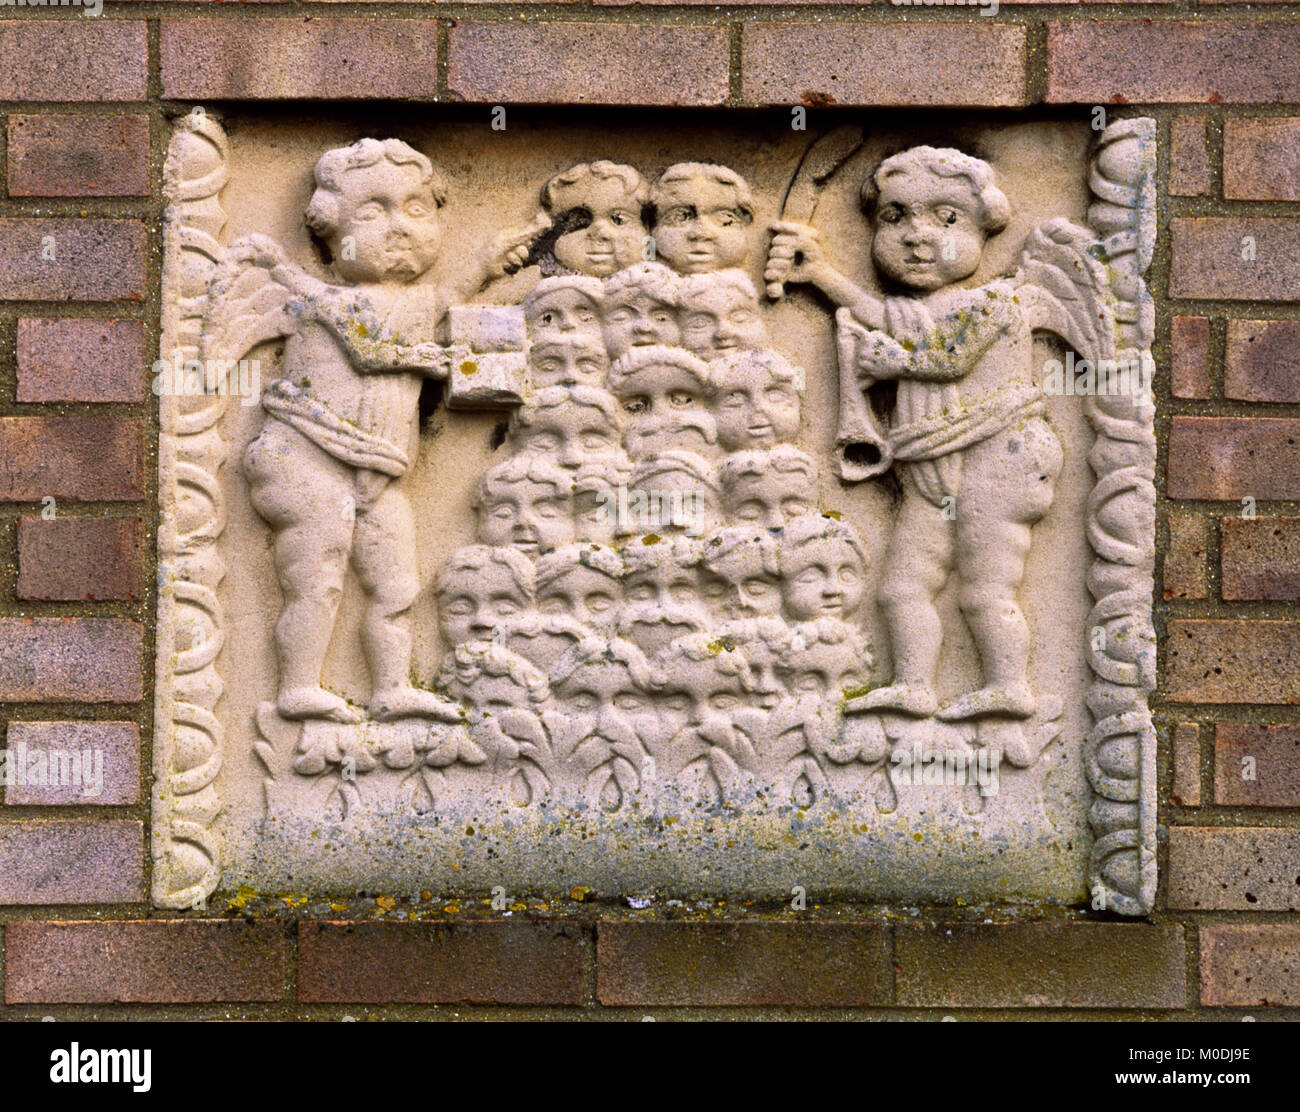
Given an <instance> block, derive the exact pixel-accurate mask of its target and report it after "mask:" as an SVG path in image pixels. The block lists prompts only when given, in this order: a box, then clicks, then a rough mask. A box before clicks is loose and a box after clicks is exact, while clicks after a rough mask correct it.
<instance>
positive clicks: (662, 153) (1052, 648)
mask: <svg viewBox="0 0 1300 1112" xmlns="http://www.w3.org/2000/svg"><path fill="white" fill-rule="evenodd" d="M553 117H554V114H552V116H551V117H550V118H548V120H547V122H545V123H543V122H541V121H540V120H534V119H527V118H525V119H523V120H521V121H520V122H519V123H518V124H517V125H516V124H513V123H512V126H511V127H510V128H508V129H507V130H506V131H504V132H495V131H491V130H489V129H488V128H487V127H486V125H484V124H483V123H482V122H481V121H478V120H474V121H469V120H466V119H464V118H458V117H449V118H448V119H446V120H442V121H440V122H439V121H434V122H424V123H420V122H412V121H410V120H404V121H403V122H402V124H401V126H400V127H398V126H394V125H388V126H385V125H384V123H383V121H382V120H368V121H366V123H365V125H364V126H358V125H356V124H355V123H351V122H347V123H339V122H328V121H322V122H313V123H311V124H310V125H307V126H304V125H302V124H300V123H299V124H294V123H290V122H287V121H278V120H250V119H240V120H237V121H234V122H231V123H229V124H228V125H226V126H225V127H223V126H222V125H221V124H218V123H217V122H216V121H215V120H214V119H213V118H211V117H210V116H205V115H203V114H202V113H197V112H196V113H195V114H193V115H190V116H187V117H183V118H181V119H180V120H178V121H177V123H176V125H175V129H174V132H173V137H172V140H171V145H170V150H169V156H168V162H167V183H168V190H169V197H170V201H171V203H170V205H169V208H168V215H167V225H166V227H167V240H166V260H165V268H164V286H165V298H164V320H163V342H162V350H161V352H160V360H159V363H158V364H157V365H156V366H155V372H156V373H155V390H156V392H157V393H158V394H159V397H160V407H161V413H162V429H163V435H162V444H161V452H160V472H161V474H160V479H161V489H162V492H163V520H162V527H161V530H160V541H159V543H160V554H159V555H160V586H161V594H162V599H161V604H160V628H159V638H158V684H157V692H158V695H157V708H156V743H155V754H156V773H157V781H156V789H155V797H154V806H155V814H156V820H157V821H156V824H155V845H154V853H155V858H156V870H155V878H156V886H155V893H154V897H155V900H156V902H158V903H159V904H161V905H164V906H188V905H189V904H191V903H192V902H193V901H194V900H196V899H201V898H202V897H203V896H204V895H206V894H207V893H209V892H211V891H212V890H214V889H215V888H216V887H217V886H218V885H220V886H221V887H226V888H229V887H234V886H237V885H240V884H249V885H252V886H253V887H255V888H258V889H259V890H288V889H292V890H296V891H314V892H343V891H348V890H353V889H356V888H365V889H369V890H377V889H384V890H401V891H410V890H419V889H422V888H426V889H433V890H436V891H439V892H444V893H450V892H456V893H473V892H486V891H487V890H489V889H490V888H492V887H494V886H496V885H503V886H505V887H506V888H507V890H508V891H512V892H536V893H546V892H555V891H568V890H570V889H571V888H573V887H575V886H584V887H587V888H591V889H593V890H595V891H597V892H600V893H603V894H609V895H618V894H642V893H654V892H663V893H667V894H673V893H678V894H683V895H687V894H689V895H714V894H716V895H738V896H752V897H754V898H780V897H783V896H788V894H789V892H790V890H791V888H792V887H793V886H796V885H799V886H802V887H804V888H805V889H806V890H808V891H810V892H811V891H818V892H821V893H825V894H826V895H828V896H831V895H839V896H843V897H849V898H855V899H880V900H906V901H909V902H929V901H937V902H950V901H953V900H955V899H957V898H958V897H961V898H964V899H966V900H967V901H1005V902H1026V901H1036V902H1046V903H1072V902H1078V901H1080V900H1083V899H1088V900H1090V901H1092V902H1093V903H1094V905H1095V906H1098V907H1103V906H1104V907H1106V908H1109V909H1112V910H1118V911H1120V912H1122V913H1126V914H1140V913H1143V912H1144V911H1145V910H1146V909H1147V908H1148V907H1149V904H1150V900H1151V897H1152V894H1153V891H1154V882H1155V873H1154V869H1155V854H1154V846H1155V842H1154V802H1153V785H1154V757H1155V753H1154V734H1153V732H1152V728H1151V723H1150V716H1149V713H1148V711H1147V695H1148V693H1149V691H1150V689H1151V688H1152V686H1153V683H1154V664H1155V649H1154V638H1153V633H1152V626H1151V614H1150V611H1151V572H1152V559H1153V550H1154V490H1153V487H1152V473H1153V469H1154V460H1155V441H1154V437H1153V433H1152V422H1153V405H1152V401H1151V397H1150V392H1149V386H1150V378H1151V357H1150V351H1149V348H1150V342H1151V336H1152V330H1153V329H1152V307H1151V303H1150V299H1149V296H1148V294H1147V292H1146V288H1145V286H1144V284H1143V282H1142V274H1143V272H1144V270H1145V268H1146V266H1147V265H1148V263H1149V262H1150V256H1151V249H1152V244H1153V238H1154V211H1153V190H1152V184H1151V183H1152V176H1153V173H1154V165H1155V151H1154V141H1155V140H1154V137H1155V127H1154V124H1153V123H1152V122H1151V121H1149V120H1143V119H1137V120H1130V121H1124V122H1121V123H1116V124H1113V125H1112V126H1111V127H1110V128H1109V129H1107V130H1106V131H1105V132H1104V133H1102V134H1100V135H1096V134H1094V133H1093V132H1091V131H1089V130H1088V129H1087V128H1086V127H1083V126H1078V125H1076V124H1073V123H1069V124H1067V123H1056V122H1041V121H1035V122H1020V123H1016V122H1012V123H1008V122H1002V123H997V124H991V123H985V122H980V121H978V120H972V119H966V118H961V119H956V120H953V119H949V120H947V121H940V120H936V119H935V118H933V117H928V116H927V117H917V118H916V119H915V120H913V119H909V118H906V117H904V116H902V115H900V116H898V117H896V118H894V119H892V120H890V121H887V123H888V126H887V127H885V128H877V126H876V124H877V122H878V121H876V122H870V123H862V124H860V123H857V122H853V121H849V122H845V123H842V124H841V125H839V126H836V127H832V128H830V129H828V130H825V131H823V132H812V131H809V132H799V131H790V130H785V129H780V128H775V127H768V126H767V125H762V126H759V125H758V124H756V123H754V121H737V120H733V119H728V118H725V117H718V116H700V117H688V116H683V117H682V118H681V119H679V120H672V119H669V120H657V121H647V122H646V123H645V125H644V126H640V125H638V126H637V127H635V128H629V127H627V126H613V125H614V121H610V126H596V125H595V124H594V123H593V122H592V120H591V119H590V118H586V117H584V118H581V119H575V120H574V121H572V122H571V123H569V124H566V123H565V122H564V121H563V120H555V119H554V118H553ZM399 135H400V137H398V136H399Z"/></svg>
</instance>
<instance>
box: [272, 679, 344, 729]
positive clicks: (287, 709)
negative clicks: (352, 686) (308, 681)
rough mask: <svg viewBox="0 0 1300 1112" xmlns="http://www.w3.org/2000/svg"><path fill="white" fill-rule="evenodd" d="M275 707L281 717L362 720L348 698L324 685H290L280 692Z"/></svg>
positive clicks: (336, 720)
mask: <svg viewBox="0 0 1300 1112" xmlns="http://www.w3.org/2000/svg"><path fill="white" fill-rule="evenodd" d="M275 709H276V710H278V711H279V712H280V717H281V718H289V719H293V720H297V719H300V718H323V719H324V720H325V721H326V722H344V723H353V722H360V721H361V715H360V714H358V713H357V712H356V711H355V710H353V709H352V707H350V706H348V703H347V700H346V699H344V698H341V697H340V696H338V695H335V694H333V693H332V692H330V691H326V690H325V689H324V688H323V687H289V688H285V689H284V690H283V691H281V692H280V695H279V697H278V698H277V699H276V701H275Z"/></svg>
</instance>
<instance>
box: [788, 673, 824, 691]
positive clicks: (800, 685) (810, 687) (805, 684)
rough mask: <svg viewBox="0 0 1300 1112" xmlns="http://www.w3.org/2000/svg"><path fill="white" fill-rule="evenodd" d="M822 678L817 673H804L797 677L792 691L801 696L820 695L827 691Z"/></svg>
mask: <svg viewBox="0 0 1300 1112" xmlns="http://www.w3.org/2000/svg"><path fill="white" fill-rule="evenodd" d="M825 686H826V685H825V684H824V683H823V682H822V678H821V676H819V675H817V673H816V672H802V673H800V674H799V675H797V676H795V679H794V683H793V684H792V685H791V687H792V689H793V690H794V691H796V692H797V693H798V694H800V695H820V694H821V693H822V692H823V691H824V690H825Z"/></svg>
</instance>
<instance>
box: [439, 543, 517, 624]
mask: <svg viewBox="0 0 1300 1112" xmlns="http://www.w3.org/2000/svg"><path fill="white" fill-rule="evenodd" d="M437 594H438V618H439V626H440V628H441V630H442V636H443V638H444V640H445V641H446V642H447V644H448V645H449V646H450V647H451V648H452V649H455V648H457V647H458V646H460V645H465V644H469V643H470V642H472V641H485V640H488V639H490V638H493V637H494V635H496V631H497V630H504V629H506V628H508V627H509V626H510V625H512V624H513V623H514V622H516V621H518V619H519V617H520V615H521V614H526V613H528V612H529V611H531V610H532V609H533V605H534V599H535V597H536V573H535V570H534V566H533V562H532V561H531V560H530V559H528V557H527V556H525V555H524V554H523V553H522V552H520V551H519V550H518V549H515V548H504V547H494V546H492V545H486V544H471V545H466V546H465V547H464V548H458V549H456V551H455V552H453V553H452V554H451V555H450V556H448V557H447V561H446V563H444V564H443V566H442V570H441V572H440V573H439V575H438V592H437ZM497 639H498V640H500V639H501V638H500V637H498V638H497Z"/></svg>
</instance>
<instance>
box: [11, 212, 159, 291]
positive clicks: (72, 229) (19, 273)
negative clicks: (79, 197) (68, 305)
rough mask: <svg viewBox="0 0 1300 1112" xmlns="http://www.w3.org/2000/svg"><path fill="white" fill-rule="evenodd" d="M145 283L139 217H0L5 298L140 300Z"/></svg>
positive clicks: (141, 225)
mask: <svg viewBox="0 0 1300 1112" xmlns="http://www.w3.org/2000/svg"><path fill="white" fill-rule="evenodd" d="M51 252H52V253H53V256H54V257H53V258H48V257H46V256H47V255H48V254H50V253H51ZM144 284H145V228H144V224H143V223H142V222H141V221H139V220H77V219H72V220H56V219H50V220H45V219H41V220H37V219H32V218H26V217H18V218H7V219H3V220H0V298H3V299H6V300H9V301H116V300H122V299H127V300H131V301H139V300H141V299H142V298H143V297H144Z"/></svg>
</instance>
